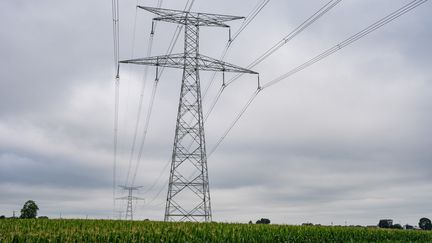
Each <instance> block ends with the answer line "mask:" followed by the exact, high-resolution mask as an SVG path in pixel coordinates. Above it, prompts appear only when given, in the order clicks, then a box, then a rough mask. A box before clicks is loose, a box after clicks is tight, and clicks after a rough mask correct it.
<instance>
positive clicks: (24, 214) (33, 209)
mask: <svg viewBox="0 0 432 243" xmlns="http://www.w3.org/2000/svg"><path fill="white" fill-rule="evenodd" d="M38 210H39V207H38V206H37V205H36V203H35V202H34V201H33V200H28V201H27V202H26V203H24V206H23V208H22V209H21V216H20V218H22V219H34V218H36V216H37V211H38Z"/></svg>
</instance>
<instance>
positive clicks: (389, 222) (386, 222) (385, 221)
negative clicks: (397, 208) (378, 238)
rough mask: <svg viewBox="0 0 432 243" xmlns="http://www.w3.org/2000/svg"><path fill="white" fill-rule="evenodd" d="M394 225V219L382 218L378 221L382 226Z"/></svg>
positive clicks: (389, 226) (379, 225)
mask: <svg viewBox="0 0 432 243" xmlns="http://www.w3.org/2000/svg"><path fill="white" fill-rule="evenodd" d="M392 225H393V220H391V219H381V220H380V221H379V223H378V227H380V228H391V227H392Z"/></svg>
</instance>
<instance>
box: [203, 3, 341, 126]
mask: <svg viewBox="0 0 432 243" xmlns="http://www.w3.org/2000/svg"><path fill="white" fill-rule="evenodd" d="M341 1H342V0H330V1H329V2H327V3H326V4H325V5H324V6H322V7H321V8H320V9H319V10H318V11H316V12H315V13H314V14H313V15H311V16H310V17H309V18H307V19H306V20H305V21H304V22H303V23H301V24H300V25H299V26H298V27H297V28H295V29H294V30H293V31H291V32H290V33H289V34H288V35H286V36H285V37H284V38H282V40H280V41H279V42H277V43H276V44H275V45H273V46H272V47H271V48H270V49H268V50H267V51H265V52H264V53H263V54H262V55H260V56H259V57H258V58H257V59H255V60H254V61H253V62H252V63H250V64H249V65H248V66H247V68H248V69H252V68H253V67H255V66H257V65H258V64H260V63H261V62H263V61H264V60H265V59H267V58H268V57H269V56H270V55H272V54H273V53H275V52H276V51H277V50H279V49H280V48H281V47H283V46H284V45H285V44H287V43H288V42H289V41H291V40H292V39H293V38H294V37H296V36H297V35H298V34H300V33H301V32H303V31H304V30H305V29H306V28H307V27H309V26H310V25H311V24H313V23H314V22H316V21H317V20H318V19H319V18H321V17H322V16H323V15H324V14H325V13H327V12H328V11H330V10H331V9H332V8H333V7H335V6H336V5H337V4H338V3H340V2H341ZM242 75H243V74H237V75H236V76H234V77H233V78H232V79H230V80H229V81H228V82H227V83H224V84H223V85H222V87H221V88H220V89H219V91H218V93H217V94H216V96H215V98H213V101H212V103H211V105H210V109H209V110H208V111H207V113H206V114H205V119H206V120H207V118H208V117H209V116H210V114H211V113H212V112H213V109H214V108H215V106H216V104H217V102H218V101H219V99H220V97H221V95H222V93H223V91H224V90H225V88H226V87H227V86H228V85H230V84H232V83H233V82H234V81H236V80H237V79H238V78H240V77H241V76H242Z"/></svg>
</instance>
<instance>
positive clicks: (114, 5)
mask: <svg viewBox="0 0 432 243" xmlns="http://www.w3.org/2000/svg"><path fill="white" fill-rule="evenodd" d="M111 4H112V20H113V44H114V70H115V84H114V85H115V88H114V89H115V91H114V92H115V93H114V124H113V125H114V128H113V132H114V137H113V140H114V141H113V175H112V176H113V185H112V186H113V191H112V193H113V195H112V196H113V216H115V207H116V200H115V189H116V184H117V182H116V177H117V174H116V170H117V140H118V113H119V112H118V107H119V86H120V76H119V42H120V41H119V3H118V0H112V2H111Z"/></svg>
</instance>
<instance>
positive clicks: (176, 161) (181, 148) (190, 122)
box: [121, 6, 258, 222]
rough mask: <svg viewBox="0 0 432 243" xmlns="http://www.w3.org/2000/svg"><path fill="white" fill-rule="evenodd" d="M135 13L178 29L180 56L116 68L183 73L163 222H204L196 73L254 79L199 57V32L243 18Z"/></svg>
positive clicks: (206, 207)
mask: <svg viewBox="0 0 432 243" xmlns="http://www.w3.org/2000/svg"><path fill="white" fill-rule="evenodd" d="M138 7H139V8H141V9H145V10H147V11H150V12H152V13H154V14H156V15H157V16H158V17H156V18H153V21H165V22H171V23H176V24H180V25H184V35H185V38H184V53H181V54H173V55H164V56H155V57H146V58H138V59H131V60H125V61H122V62H121V63H131V64H139V65H151V66H156V67H159V66H160V67H170V68H181V69H183V79H182V85H181V92H180V101H179V106H178V114H177V124H176V131H175V138H174V146H173V152H172V162H171V170H170V177H169V184H168V193H167V201H166V208H165V221H198V222H202V221H204V222H208V221H211V217H212V213H211V203H210V190H209V179H208V169H207V156H206V144H205V136H204V119H203V111H202V101H201V88H200V78H199V71H200V70H202V71H220V72H237V73H250V74H258V73H256V72H254V71H251V70H248V69H245V68H241V67H238V66H235V65H233V64H229V63H226V62H223V61H220V60H216V59H214V58H211V57H207V56H204V55H201V54H199V29H200V27H201V26H213V27H229V26H228V25H226V24H225V22H227V21H232V20H237V19H242V18H243V17H237V16H228V15H217V14H208V13H193V12H185V11H177V10H170V9H161V8H150V7H143V6H138ZM152 32H153V30H152ZM156 75H157V74H156ZM157 79H158V77H157Z"/></svg>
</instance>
